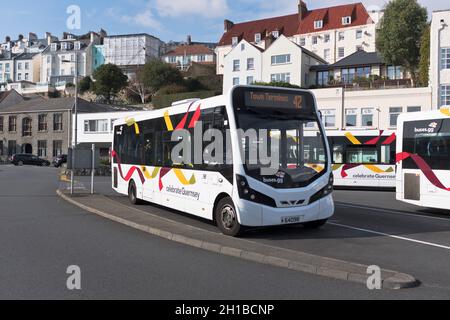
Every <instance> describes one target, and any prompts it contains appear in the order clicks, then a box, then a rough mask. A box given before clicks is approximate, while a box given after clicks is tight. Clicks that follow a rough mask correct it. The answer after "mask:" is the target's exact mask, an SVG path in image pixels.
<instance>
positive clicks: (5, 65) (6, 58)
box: [0, 51, 17, 84]
mask: <svg viewBox="0 0 450 320" xmlns="http://www.w3.org/2000/svg"><path fill="white" fill-rule="evenodd" d="M16 56H17V54H13V53H12V52H11V51H2V53H0V84H5V83H8V82H12V81H14V77H15V73H14V70H15V68H14V59H15V58H16Z"/></svg>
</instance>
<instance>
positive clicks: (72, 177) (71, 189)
mask: <svg viewBox="0 0 450 320" xmlns="http://www.w3.org/2000/svg"><path fill="white" fill-rule="evenodd" d="M62 62H63V63H75V104H74V113H75V120H74V121H75V132H74V139H73V143H72V170H71V172H70V194H73V193H74V178H75V174H74V172H75V150H76V148H77V145H78V53H75V61H72V60H62Z"/></svg>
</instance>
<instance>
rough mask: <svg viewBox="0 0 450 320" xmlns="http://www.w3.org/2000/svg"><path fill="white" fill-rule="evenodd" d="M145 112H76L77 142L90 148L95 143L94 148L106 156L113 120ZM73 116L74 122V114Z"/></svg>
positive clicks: (109, 144)
mask: <svg viewBox="0 0 450 320" xmlns="http://www.w3.org/2000/svg"><path fill="white" fill-rule="evenodd" d="M145 112H146V111H118V112H100V113H81V114H78V134H77V141H78V144H79V145H80V146H81V147H86V148H90V147H91V146H92V144H95V145H96V148H97V149H100V154H101V155H102V156H108V152H109V149H110V148H111V145H112V140H113V130H114V127H113V125H114V121H116V120H118V119H123V118H130V119H132V118H133V117H135V116H138V115H140V114H142V113H145ZM147 112H148V111H147ZM73 117H74V122H75V116H73ZM73 133H75V132H73ZM74 136H75V135H74V134H73V137H74ZM72 143H73V141H72Z"/></svg>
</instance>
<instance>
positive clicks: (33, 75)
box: [14, 53, 42, 83]
mask: <svg viewBox="0 0 450 320" xmlns="http://www.w3.org/2000/svg"><path fill="white" fill-rule="evenodd" d="M41 62H42V56H41V53H22V54H19V55H18V56H17V57H16V58H15V59H14V68H15V74H14V81H15V82H21V81H29V82H34V83H37V82H40V79H41Z"/></svg>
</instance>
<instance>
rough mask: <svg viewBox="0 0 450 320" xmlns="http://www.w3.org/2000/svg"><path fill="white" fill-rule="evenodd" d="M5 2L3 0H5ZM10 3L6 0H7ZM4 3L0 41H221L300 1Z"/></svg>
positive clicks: (312, 4) (367, 0)
mask: <svg viewBox="0 0 450 320" xmlns="http://www.w3.org/2000/svg"><path fill="white" fill-rule="evenodd" d="M3 1H4V0H3ZM358 1H359V0H339V1H337V0H306V1H305V2H306V3H307V5H308V8H310V9H314V8H322V7H328V6H334V5H340V4H346V3H352V2H358ZM386 1H387V0H362V2H363V3H364V4H365V5H366V7H367V8H373V7H375V8H376V7H381V8H382V7H383V6H384V5H385V3H386ZM4 2H6V1H4ZM7 3H8V4H7V5H6V6H5V5H3V6H2V21H1V22H0V42H3V40H4V39H5V37H6V36H11V38H12V39H17V37H18V35H19V34H23V35H25V36H27V35H28V33H29V32H34V33H36V34H37V35H38V36H39V37H42V38H43V36H44V34H45V32H47V31H48V32H52V34H54V35H56V36H58V37H60V36H61V35H62V33H63V32H65V31H67V32H71V33H74V34H83V33H85V32H88V31H99V30H100V29H101V28H103V29H104V30H106V31H107V32H108V34H110V35H114V34H125V33H140V32H145V33H149V34H152V35H154V36H156V37H158V38H160V39H161V40H163V41H166V42H167V41H169V40H175V41H181V40H185V39H186V36H187V35H192V39H193V41H206V42H218V41H219V39H220V37H221V35H222V33H223V20H224V19H229V20H231V21H234V22H242V21H248V20H255V19H259V18H266V17H273V16H278V15H285V14H292V13H295V12H296V11H297V4H298V0H106V1H105V0H70V1H67V0H21V1H8V2H7ZM419 3H420V4H421V5H423V6H426V7H427V8H428V11H429V12H431V11H432V10H440V9H450V4H449V5H446V4H444V1H442V0H419Z"/></svg>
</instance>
